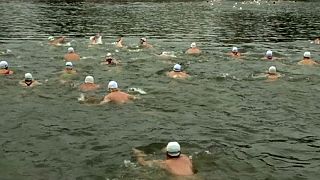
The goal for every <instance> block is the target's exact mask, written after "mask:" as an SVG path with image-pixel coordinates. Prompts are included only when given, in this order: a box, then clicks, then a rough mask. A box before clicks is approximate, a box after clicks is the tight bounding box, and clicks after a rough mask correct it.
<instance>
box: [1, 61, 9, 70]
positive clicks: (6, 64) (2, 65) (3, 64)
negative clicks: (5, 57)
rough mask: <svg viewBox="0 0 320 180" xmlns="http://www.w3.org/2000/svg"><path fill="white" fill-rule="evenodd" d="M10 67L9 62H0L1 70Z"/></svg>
mask: <svg viewBox="0 0 320 180" xmlns="http://www.w3.org/2000/svg"><path fill="white" fill-rule="evenodd" d="M8 66H9V65H8V63H7V61H1V62H0V69H5V68H7V67H8Z"/></svg>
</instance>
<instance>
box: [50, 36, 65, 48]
mask: <svg viewBox="0 0 320 180" xmlns="http://www.w3.org/2000/svg"><path fill="white" fill-rule="evenodd" d="M48 41H49V44H50V45H54V46H61V45H62V44H64V43H66V42H65V37H64V36H61V37H58V38H57V39H55V38H54V37H53V36H49V37H48Z"/></svg>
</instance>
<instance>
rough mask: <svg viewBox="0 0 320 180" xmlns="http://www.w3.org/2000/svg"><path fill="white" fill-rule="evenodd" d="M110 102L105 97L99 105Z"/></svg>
mask: <svg viewBox="0 0 320 180" xmlns="http://www.w3.org/2000/svg"><path fill="white" fill-rule="evenodd" d="M110 101H111V100H110V99H109V98H108V97H105V98H104V99H103V101H101V102H100V105H103V104H106V103H108V102H110Z"/></svg>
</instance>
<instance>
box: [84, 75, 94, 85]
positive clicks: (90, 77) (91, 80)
mask: <svg viewBox="0 0 320 180" xmlns="http://www.w3.org/2000/svg"><path fill="white" fill-rule="evenodd" d="M84 82H85V83H91V84H93V83H94V78H93V77H92V76H87V77H86V78H85V79H84Z"/></svg>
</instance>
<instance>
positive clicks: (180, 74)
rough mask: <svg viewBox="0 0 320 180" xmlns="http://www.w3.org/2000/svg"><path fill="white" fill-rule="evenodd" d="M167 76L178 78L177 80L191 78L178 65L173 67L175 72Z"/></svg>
mask: <svg viewBox="0 0 320 180" xmlns="http://www.w3.org/2000/svg"><path fill="white" fill-rule="evenodd" d="M167 76H169V77H171V78H176V79H186V78H188V77H190V76H189V75H188V74H187V73H185V72H183V71H181V65H180V64H176V65H174V66H173V71H170V72H168V73H167Z"/></svg>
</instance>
